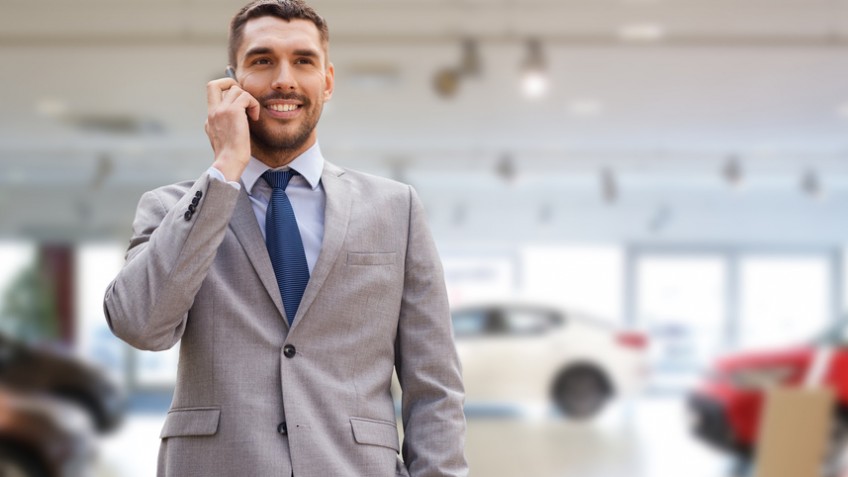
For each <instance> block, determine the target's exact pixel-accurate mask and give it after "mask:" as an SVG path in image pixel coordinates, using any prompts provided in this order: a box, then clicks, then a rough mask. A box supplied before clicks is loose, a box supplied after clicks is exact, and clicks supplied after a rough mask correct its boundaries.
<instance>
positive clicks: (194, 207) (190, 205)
mask: <svg viewBox="0 0 848 477" xmlns="http://www.w3.org/2000/svg"><path fill="white" fill-rule="evenodd" d="M195 210H197V206H196V205H194V204H189V205H188V211H189V212H191V213H192V214H193V213H194V211H195Z"/></svg>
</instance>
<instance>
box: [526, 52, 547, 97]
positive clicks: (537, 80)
mask: <svg viewBox="0 0 848 477" xmlns="http://www.w3.org/2000/svg"><path fill="white" fill-rule="evenodd" d="M548 83H549V78H548V68H547V65H546V64H545V58H544V54H543V53H542V44H541V43H539V40H536V39H531V40H528V41H527V57H526V58H525V60H524V63H523V64H522V65H521V89H522V91H523V92H524V94H525V96H527V97H528V98H530V99H539V98H541V97H543V96H545V94H546V93H547V92H548Z"/></svg>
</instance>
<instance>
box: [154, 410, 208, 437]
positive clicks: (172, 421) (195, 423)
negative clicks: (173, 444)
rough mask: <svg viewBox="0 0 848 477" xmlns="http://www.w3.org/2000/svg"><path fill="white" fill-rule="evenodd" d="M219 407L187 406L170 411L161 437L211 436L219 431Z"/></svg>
mask: <svg viewBox="0 0 848 477" xmlns="http://www.w3.org/2000/svg"><path fill="white" fill-rule="evenodd" d="M220 419H221V408H219V407H186V408H177V409H172V410H170V411H168V416H167V417H165V425H164V426H162V432H161V433H160V434H159V438H160V439H165V438H168V437H184V436H211V435H214V434H215V433H217V432H218V421H220Z"/></svg>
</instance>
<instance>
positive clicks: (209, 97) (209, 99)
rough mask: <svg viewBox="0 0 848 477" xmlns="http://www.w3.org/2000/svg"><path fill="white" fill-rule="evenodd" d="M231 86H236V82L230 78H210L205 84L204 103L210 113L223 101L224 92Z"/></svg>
mask: <svg viewBox="0 0 848 477" xmlns="http://www.w3.org/2000/svg"><path fill="white" fill-rule="evenodd" d="M233 86H238V83H236V81H235V80H234V79H232V78H221V79H217V80H212V81H210V82H209V83H207V84H206V105H207V108H208V111H209V112H210V113H211V112H212V111H214V110H216V109H217V108H218V106H219V105H220V104H221V102H222V101H223V98H224V93H225V92H226V91H228V90H230V89H232V88H233ZM239 89H240V88H239Z"/></svg>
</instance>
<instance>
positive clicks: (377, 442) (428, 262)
mask: <svg viewBox="0 0 848 477" xmlns="http://www.w3.org/2000/svg"><path fill="white" fill-rule="evenodd" d="M321 181H322V184H323V186H324V190H325V192H326V197H327V202H326V210H325V219H324V241H323V245H322V249H321V253H320V255H319V257H318V261H317V263H316V265H315V269H314V270H313V272H312V275H311V277H310V280H309V284H308V286H307V288H306V291H305V293H304V296H303V300H302V302H301V305H300V308H299V310H298V314H297V316H296V317H295V320H294V324H293V325H292V326H291V328H289V326H288V323H287V321H286V318H285V316H284V311H283V306H282V301H281V298H280V292H279V289H278V287H277V283H276V279H275V277H274V272H273V269H272V266H271V262H270V259H269V257H268V252H267V249H266V247H265V242H264V240H263V237H262V234H261V231H260V229H259V225H258V224H257V222H256V216H255V215H254V213H253V210H252V208H251V205H250V201H249V199H248V197H247V194H246V192H245V191H244V187H242V190H241V191H238V190H236V189H235V188H233V187H232V186H230V185H228V184H226V183H224V182H221V181H217V180H213V179H210V178H209V177H208V175H206V174H204V175H203V176H202V177H201V178H200V179H199V180H197V181H195V182H184V183H180V184H175V185H171V186H167V187H163V188H160V189H157V190H154V191H151V192H148V193H146V194H145V195H144V196H143V197H142V199H141V201H140V203H139V206H138V210H137V212H136V218H135V221H134V223H133V237H132V239H131V242H130V247H129V250H128V252H127V262H126V264H125V266H124V267H123V269H122V270H121V272H120V273H119V274H118V276H117V278H116V279H115V281H114V282H112V284H111V285H110V286H109V288H108V290H107V291H106V296H105V299H104V309H105V313H106V320H107V321H108V323H109V326H110V328H111V329H112V331H113V332H114V333H115V335H117V336H118V337H120V338H121V339H123V340H124V341H126V342H127V343H129V344H131V345H132V346H134V347H136V348H140V349H147V350H163V349H168V348H170V347H172V346H174V344H176V343H177V342H178V341H181V345H180V359H179V366H178V377H177V385H176V389H175V393H174V399H173V403H172V406H171V409H170V411H169V412H168V416H167V418H166V420H165V425H164V427H163V428H162V432H161V436H160V437H161V446H160V451H159V471H158V475H160V476H174V477H191V476H198V477H210V476H229V475H234V476H235V475H238V476H255V477H267V476H285V477H288V476H290V475H292V472H293V473H294V475H295V476H296V477H333V476H339V477H342V476H350V477H394V476H407V475H409V476H412V477H435V476H451V477H453V476H457V477H458V476H465V475H467V472H468V469H467V464H466V461H465V457H464V439H465V418H464V415H463V411H462V404H463V387H462V382H461V372H460V367H459V362H458V359H457V355H456V350H455V348H454V344H453V338H452V331H451V323H450V315H449V310H448V303H447V298H446V293H445V285H444V279H443V273H442V268H441V264H440V262H439V258H438V255H437V252H436V248H435V246H434V243H433V240H432V238H431V236H430V233H429V231H428V228H427V225H426V223H425V218H424V213H423V209H422V206H421V203H420V201H419V199H418V198H417V196H416V194H415V192H414V191H413V190H412V188H410V187H409V186H405V185H402V184H399V183H396V182H393V181H390V180H387V179H381V178H377V177H374V176H369V175H366V174H362V173H358V172H353V171H347V170H343V169H341V168H339V167H337V166H334V165H332V164H330V163H326V164H325V167H324V172H323V174H322V177H321ZM196 196H199V200H198V201H196V202H198V203H197V205H196V210H195V211H194V212H193V213H188V209H189V205H190V204H191V203H192V199H193V198H195V197H196ZM393 368H394V369H396V370H397V374H398V378H399V381H400V384H401V387H402V389H403V397H402V418H403V426H404V434H405V437H404V440H403V446H402V447H401V446H400V444H399V439H398V433H397V428H396V425H395V410H394V404H393V401H392V396H391V394H390V385H391V379H392V369H393ZM401 449H402V454H403V462H401V461H400V459H398V456H397V454H398V452H400V451H401Z"/></svg>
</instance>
